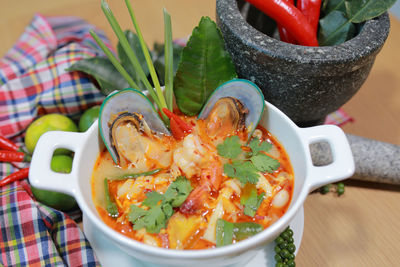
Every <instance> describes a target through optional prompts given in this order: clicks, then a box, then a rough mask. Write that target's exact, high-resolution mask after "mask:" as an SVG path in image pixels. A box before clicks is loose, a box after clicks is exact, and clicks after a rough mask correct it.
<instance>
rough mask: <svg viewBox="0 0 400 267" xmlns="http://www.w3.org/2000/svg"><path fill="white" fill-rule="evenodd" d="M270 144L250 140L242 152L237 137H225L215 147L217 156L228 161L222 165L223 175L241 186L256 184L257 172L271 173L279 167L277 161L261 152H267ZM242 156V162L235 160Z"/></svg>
mask: <svg viewBox="0 0 400 267" xmlns="http://www.w3.org/2000/svg"><path fill="white" fill-rule="evenodd" d="M271 148H272V144H270V143H268V142H267V141H263V142H260V141H259V140H258V139H257V138H254V139H252V140H251V141H250V142H249V144H248V146H247V149H246V150H249V149H250V152H247V153H246V152H244V150H243V149H242V145H241V144H240V139H239V137H238V136H230V137H227V138H226V139H225V140H224V142H223V143H221V144H219V145H217V151H218V154H219V155H220V156H221V157H224V158H227V159H230V162H229V163H225V164H224V173H225V174H226V175H227V176H228V177H231V178H237V179H238V180H239V181H240V182H241V183H242V184H246V183H251V184H256V183H257V182H258V175H259V174H258V172H263V173H264V172H269V173H272V172H274V171H275V170H277V169H278V168H279V166H280V163H279V161H278V160H276V159H274V158H271V157H270V156H268V155H266V154H265V153H263V152H268V151H269V150H270V149H271ZM240 155H242V156H243V158H244V160H237V158H238V157H239V156H240Z"/></svg>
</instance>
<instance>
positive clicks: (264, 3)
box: [246, 0, 318, 46]
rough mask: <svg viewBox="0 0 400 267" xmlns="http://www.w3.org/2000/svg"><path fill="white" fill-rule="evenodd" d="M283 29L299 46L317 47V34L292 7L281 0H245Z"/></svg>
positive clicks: (299, 12) (298, 11) (305, 19)
mask: <svg viewBox="0 0 400 267" xmlns="http://www.w3.org/2000/svg"><path fill="white" fill-rule="evenodd" d="M246 1H247V2H249V3H250V4H252V5H254V6H255V7H256V8H258V9H259V10H261V11H262V12H264V13H265V14H266V15H268V16H269V17H271V18H272V19H274V20H275V21H276V22H277V23H278V24H280V25H282V26H283V27H285V28H286V29H287V30H288V31H289V33H290V34H291V35H292V36H293V37H294V38H295V39H296V41H297V42H298V43H299V44H300V45H305V46H318V41H317V34H316V32H315V31H314V30H313V28H312V26H311V25H310V23H309V22H308V20H307V18H306V17H305V16H304V15H303V14H302V13H301V11H300V10H298V9H297V8H296V7H295V6H294V5H292V4H290V3H287V2H286V1H283V0H246Z"/></svg>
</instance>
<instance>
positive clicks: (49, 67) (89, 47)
mask: <svg viewBox="0 0 400 267" xmlns="http://www.w3.org/2000/svg"><path fill="white" fill-rule="evenodd" d="M90 29H93V26H92V25H90V24H88V23H86V22H85V21H83V20H81V19H78V18H75V17H47V18H45V17H43V16H41V15H36V16H35V17H34V18H33V20H32V21H31V23H30V24H29V25H28V27H27V28H26V29H25V31H24V33H23V34H22V35H21V37H20V39H19V40H18V41H17V43H16V44H15V46H14V47H13V48H11V49H10V50H9V51H8V52H7V53H6V55H5V56H4V57H3V58H2V59H1V61H0V135H2V136H5V137H8V138H11V139H12V140H13V141H14V142H15V143H17V144H19V145H21V146H22V145H23V137H24V130H25V129H26V128H27V126H28V125H29V123H31V122H32V121H33V120H34V119H35V118H36V117H37V116H39V115H42V114H46V113H63V114H65V115H68V116H69V117H71V118H72V119H77V118H78V117H79V116H80V114H81V113H82V112H83V111H84V110H86V109H87V108H88V107H90V106H93V105H97V104H100V103H101V102H102V100H103V99H104V97H103V95H101V94H100V93H99V91H98V90H97V89H96V88H95V86H94V85H93V84H92V83H91V80H90V79H89V78H88V77H87V76H85V75H83V74H80V73H78V72H72V73H69V72H67V71H66V69H67V68H68V67H69V66H71V65H72V64H73V63H74V62H76V61H78V60H80V59H83V58H88V57H92V56H95V55H97V54H98V52H97V51H100V50H99V49H98V47H97V45H96V44H95V42H94V40H93V39H92V38H91V37H90V34H89V30H90ZM95 30H96V29H95ZM96 32H97V33H98V34H99V36H100V37H101V38H102V39H103V41H105V42H106V43H107V44H108V40H106V38H105V37H104V34H103V33H102V32H101V31H99V30H96ZM26 165H27V164H26V163H25V164H22V163H20V164H14V165H11V164H9V163H0V178H3V177H5V176H6V175H8V174H10V173H12V172H14V171H16V170H18V168H21V167H27V166H26ZM0 229H1V232H0V254H1V257H0V265H1V264H3V265H5V266H98V265H99V263H98V262H97V260H96V258H95V256H94V253H93V251H92V249H91V247H90V244H89V243H88V241H87V240H86V238H85V237H84V235H83V233H82V232H81V230H80V228H79V227H78V225H77V224H76V222H75V221H73V220H72V219H71V218H70V217H69V216H68V215H67V214H65V213H63V212H60V211H57V210H55V209H51V208H49V207H46V206H44V205H42V204H40V203H38V202H36V201H35V200H34V198H33V196H32V194H31V191H30V186H29V184H28V183H27V181H22V182H14V183H12V184H10V185H7V186H3V187H1V188H0Z"/></svg>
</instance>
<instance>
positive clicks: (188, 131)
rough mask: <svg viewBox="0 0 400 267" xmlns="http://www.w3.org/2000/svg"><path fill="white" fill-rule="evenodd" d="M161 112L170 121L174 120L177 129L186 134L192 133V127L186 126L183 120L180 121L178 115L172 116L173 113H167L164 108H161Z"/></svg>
mask: <svg viewBox="0 0 400 267" xmlns="http://www.w3.org/2000/svg"><path fill="white" fill-rule="evenodd" d="M163 112H164V114H165V115H167V117H168V118H169V119H170V120H171V119H172V118H174V119H175V122H176V123H177V124H178V125H179V127H180V128H181V129H182V130H183V131H184V132H187V133H190V132H191V131H192V126H191V125H189V124H187V123H186V122H185V121H184V120H182V119H181V118H180V117H179V116H178V115H176V114H174V113H173V112H171V111H169V110H168V109H166V108H163Z"/></svg>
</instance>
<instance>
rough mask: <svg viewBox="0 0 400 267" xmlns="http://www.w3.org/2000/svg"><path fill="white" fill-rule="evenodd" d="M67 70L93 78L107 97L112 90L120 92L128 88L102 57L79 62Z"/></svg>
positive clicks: (108, 62)
mask: <svg viewBox="0 0 400 267" xmlns="http://www.w3.org/2000/svg"><path fill="white" fill-rule="evenodd" d="M67 70H68V71H82V72H85V73H86V74H88V75H90V76H92V77H94V78H95V79H96V81H97V82H98V83H99V85H100V91H101V92H102V94H104V95H108V94H110V93H111V92H112V91H114V90H121V89H124V88H127V87H129V84H128V83H127V82H126V81H125V79H124V78H123V77H122V75H121V74H120V73H119V72H118V71H117V69H116V68H115V67H114V65H113V64H112V63H111V62H110V61H109V60H108V59H107V58H104V57H93V58H88V59H82V60H79V61H77V62H76V63H75V64H73V65H72V66H70V67H69V68H68V69H67Z"/></svg>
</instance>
